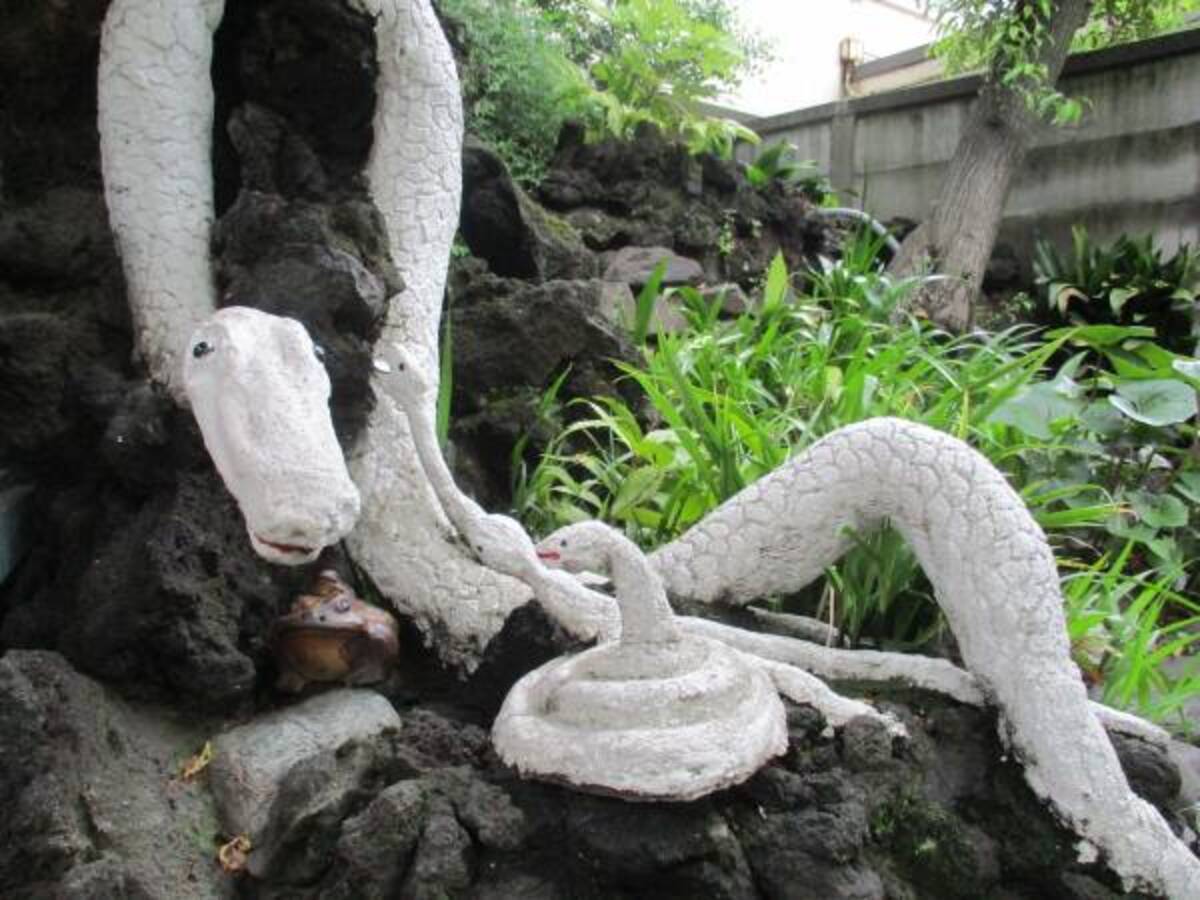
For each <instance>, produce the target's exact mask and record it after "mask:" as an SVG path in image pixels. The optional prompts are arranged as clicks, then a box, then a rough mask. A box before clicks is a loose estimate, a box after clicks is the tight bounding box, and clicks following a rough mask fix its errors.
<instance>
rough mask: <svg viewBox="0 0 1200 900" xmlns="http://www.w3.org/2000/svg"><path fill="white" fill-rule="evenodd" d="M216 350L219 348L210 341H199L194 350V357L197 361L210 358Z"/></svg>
mask: <svg viewBox="0 0 1200 900" xmlns="http://www.w3.org/2000/svg"><path fill="white" fill-rule="evenodd" d="M216 349H217V348H216V347H214V346H213V345H212V344H210V343H209V342H208V341H199V342H197V344H196V346H194V347H193V348H192V356H194V357H195V358H196V359H200V358H201V357H204V356H208V354H210V353H212V352H213V351H214V350H216Z"/></svg>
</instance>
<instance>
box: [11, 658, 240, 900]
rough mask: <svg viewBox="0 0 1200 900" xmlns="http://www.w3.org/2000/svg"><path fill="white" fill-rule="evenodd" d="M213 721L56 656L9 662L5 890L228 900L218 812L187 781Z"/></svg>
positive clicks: (198, 788)
mask: <svg viewBox="0 0 1200 900" xmlns="http://www.w3.org/2000/svg"><path fill="white" fill-rule="evenodd" d="M211 728H212V725H211V723H209V722H206V721H204V720H203V719H198V718H197V717H195V716H188V717H186V718H185V717H175V716H169V715H167V714H165V713H164V712H163V711H161V710H159V709H156V708H152V707H138V706H134V705H132V704H130V703H127V702H125V701H122V700H120V699H119V698H117V697H115V696H113V695H112V694H110V693H109V692H108V691H107V690H105V689H104V688H103V687H102V686H101V685H99V684H98V683H97V682H95V681H92V680H91V679H90V678H87V677H85V676H83V675H80V674H79V673H78V672H75V671H74V670H73V669H72V668H71V667H70V665H68V664H67V662H66V660H65V659H63V658H62V657H61V656H60V655H58V654H57V653H49V652H45V651H28V650H10V651H8V652H7V653H6V654H5V655H4V656H3V657H2V658H0V734H2V735H3V739H2V740H0V804H2V806H3V809H4V816H3V819H2V820H0V894H2V895H3V896H5V897H29V898H36V897H62V898H80V900H83V898H87V900H92V898H107V897H112V898H117V897H120V898H127V897H128V898H142V897H152V898H166V897H171V898H180V900H202V898H216V897H230V896H232V895H233V883H232V881H231V880H230V879H228V878H226V877H225V876H223V875H222V874H221V871H220V869H219V868H218V867H217V866H216V865H215V864H214V862H213V856H214V854H215V852H216V842H215V837H216V834H217V821H216V815H215V813H214V811H213V808H212V803H211V800H210V799H209V797H208V794H207V792H206V791H205V790H204V789H203V787H202V786H200V785H197V784H186V783H183V782H181V781H179V780H178V778H177V774H178V771H179V767H180V764H181V762H182V761H183V760H184V759H185V758H186V757H187V756H188V755H190V754H192V753H194V752H196V751H197V750H199V749H200V747H201V746H203V744H204V741H205V738H206V737H207V735H208V734H209V733H210V731H211Z"/></svg>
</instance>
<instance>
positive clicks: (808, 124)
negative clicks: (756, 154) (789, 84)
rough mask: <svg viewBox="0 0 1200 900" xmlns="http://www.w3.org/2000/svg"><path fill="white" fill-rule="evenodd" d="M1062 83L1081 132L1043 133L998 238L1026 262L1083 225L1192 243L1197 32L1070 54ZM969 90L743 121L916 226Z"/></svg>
mask: <svg viewBox="0 0 1200 900" xmlns="http://www.w3.org/2000/svg"><path fill="white" fill-rule="evenodd" d="M1061 86H1062V87H1063V88H1064V90H1065V91H1066V92H1067V93H1068V94H1072V95H1082V96H1086V97H1088V98H1090V100H1091V107H1090V109H1089V111H1088V112H1087V113H1086V114H1085V117H1084V120H1083V122H1082V123H1081V124H1080V125H1078V126H1075V127H1068V128H1051V127H1047V128H1045V129H1043V131H1042V133H1041V134H1040V135H1039V136H1038V138H1037V139H1036V141H1035V144H1034V147H1033V149H1032V150H1031V152H1030V154H1029V157H1028V158H1027V160H1026V163H1025V166H1024V168H1023V170H1022V172H1021V174H1020V176H1019V178H1018V180H1017V182H1016V184H1015V186H1014V188H1013V190H1012V192H1011V194H1010V195H1009V199H1008V205H1007V207H1006V211H1005V220H1004V225H1003V228H1002V235H1001V239H1002V240H1005V241H1008V242H1009V243H1011V244H1013V245H1014V246H1015V248H1016V249H1017V250H1018V252H1022V253H1023V251H1026V250H1028V249H1029V248H1030V247H1031V245H1032V243H1033V240H1034V238H1035V237H1036V236H1039V235H1044V236H1047V237H1049V238H1051V239H1053V240H1056V241H1060V242H1061V241H1065V240H1066V238H1067V236H1068V235H1069V231H1070V226H1071V224H1072V223H1079V224H1082V225H1085V226H1087V227H1088V229H1089V231H1091V232H1092V234H1093V235H1094V236H1096V237H1097V238H1099V239H1102V240H1108V239H1111V238H1113V237H1116V236H1117V235H1118V234H1120V233H1122V232H1125V233H1145V232H1153V233H1155V234H1156V235H1157V237H1158V239H1159V241H1160V243H1161V244H1162V245H1164V246H1165V247H1167V248H1168V249H1173V248H1174V247H1175V246H1177V245H1178V244H1180V243H1191V244H1198V243H1200V29H1192V30H1189V31H1185V32H1179V33H1176V34H1172V35H1167V36H1164V37H1159V38H1155V39H1153V40H1149V41H1142V42H1139V43H1136V44H1128V45H1125V46H1121V47H1116V48H1112V49H1109V50H1102V51H1098V52H1094V53H1087V54H1079V55H1077V56H1075V57H1073V58H1072V59H1071V60H1070V61H1069V62H1068V64H1067V69H1066V71H1065V74H1064V79H1063V82H1062V85H1061ZM977 89H978V79H977V78H975V77H967V78H957V79H953V80H948V81H939V82H936V83H933V84H928V85H921V86H919V87H914V88H907V89H904V90H897V91H891V92H888V93H884V94H876V95H873V96H869V97H862V98H859V99H855V100H845V101H840V102H838V103H830V104H826V105H825V106H820V107H815V108H811V109H805V110H800V111H798V112H794V113H787V114H784V115H780V116H774V117H771V118H768V119H760V120H757V121H756V122H754V123H751V125H752V127H754V128H755V130H757V131H758V132H759V133H760V134H761V135H762V136H763V139H764V140H763V143H764V145H766V144H769V143H772V142H774V141H776V140H781V139H782V140H787V141H790V142H791V143H793V144H795V145H796V146H797V148H798V150H799V156H800V158H802V159H812V160H815V161H816V162H817V163H818V165H819V166H820V168H821V169H822V171H824V172H826V173H827V174H829V175H830V177H831V179H832V181H833V183H834V185H835V186H836V187H838V188H839V189H843V190H846V189H849V190H852V191H855V192H857V195H858V196H859V197H861V198H862V200H861V203H862V205H863V206H864V207H865V208H866V209H868V210H869V211H871V212H872V213H873V214H875V215H876V216H878V217H880V218H883V219H888V218H892V217H896V216H903V217H905V218H909V219H913V220H920V219H921V218H923V217H924V216H925V215H926V214H927V212H928V210H929V209H930V207H931V205H932V203H933V201H934V199H935V197H936V196H937V191H938V188H939V186H940V184H941V181H942V176H943V172H944V171H945V166H946V163H947V161H948V160H949V159H950V157H951V156H952V155H953V153H954V149H955V145H956V144H957V142H958V138H959V135H960V133H961V131H962V127H963V123H964V122H965V121H966V118H967V113H968V110H969V108H970V104H971V103H972V101H973V98H974V95H975V92H976V90H977Z"/></svg>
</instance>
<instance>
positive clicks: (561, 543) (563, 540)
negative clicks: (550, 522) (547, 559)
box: [558, 538, 567, 547]
mask: <svg viewBox="0 0 1200 900" xmlns="http://www.w3.org/2000/svg"><path fill="white" fill-rule="evenodd" d="M558 546H560V547H565V546H567V539H566V538H563V539H562V540H561V541H559V542H558Z"/></svg>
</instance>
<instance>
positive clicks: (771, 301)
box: [762, 251, 788, 311]
mask: <svg viewBox="0 0 1200 900" xmlns="http://www.w3.org/2000/svg"><path fill="white" fill-rule="evenodd" d="M787 287H788V271H787V263H786V262H784V259H783V252H782V251H780V252H779V253H776V254H775V256H774V258H773V259H772V260H771V267H770V268H769V269H767V282H766V284H765V285H764V286H763V301H762V305H763V310H764V311H766V310H772V309H774V308H776V307H778V306H779V305H781V304H782V303H783V301H784V298H785V296H786V294H787Z"/></svg>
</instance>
